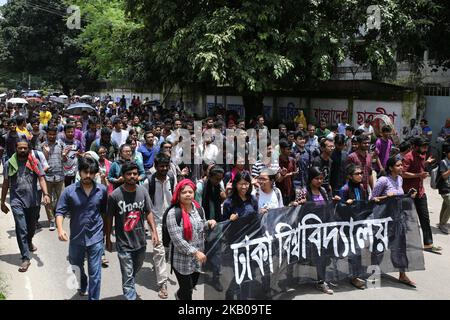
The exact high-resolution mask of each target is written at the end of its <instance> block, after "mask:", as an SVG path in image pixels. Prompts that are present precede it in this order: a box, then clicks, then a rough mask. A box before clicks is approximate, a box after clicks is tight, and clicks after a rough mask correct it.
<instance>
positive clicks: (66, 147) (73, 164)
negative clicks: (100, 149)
mask: <svg viewBox="0 0 450 320" xmlns="http://www.w3.org/2000/svg"><path fill="white" fill-rule="evenodd" d="M64 135H65V138H64V139H62V140H61V141H62V143H63V152H62V160H63V167H64V175H65V177H64V186H65V187H68V186H69V185H71V184H72V183H74V182H75V176H76V173H77V172H76V170H77V165H78V157H79V156H80V154H81V152H82V151H83V149H82V147H81V142H80V141H78V140H77V139H75V126H74V125H73V124H66V125H65V126H64Z"/></svg>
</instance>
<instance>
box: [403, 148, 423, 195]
mask: <svg viewBox="0 0 450 320" xmlns="http://www.w3.org/2000/svg"><path fill="white" fill-rule="evenodd" d="M425 157H426V155H425V154H424V155H421V154H419V153H417V152H416V151H414V150H413V151H410V152H408V153H407V154H405V156H404V157H403V172H409V173H422V172H425ZM411 188H414V189H416V190H417V191H418V194H417V195H418V196H419V198H421V197H422V196H423V195H424V194H425V188H424V187H423V179H422V178H412V179H403V191H404V192H405V193H408V191H409V189H411Z"/></svg>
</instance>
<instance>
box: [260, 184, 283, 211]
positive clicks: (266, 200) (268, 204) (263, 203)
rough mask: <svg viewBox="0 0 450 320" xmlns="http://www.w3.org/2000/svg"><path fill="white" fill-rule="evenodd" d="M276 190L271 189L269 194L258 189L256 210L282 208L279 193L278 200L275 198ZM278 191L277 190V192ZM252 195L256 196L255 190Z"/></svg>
mask: <svg viewBox="0 0 450 320" xmlns="http://www.w3.org/2000/svg"><path fill="white" fill-rule="evenodd" d="M276 190H277V189H276V188H275V189H273V190H272V192H271V193H265V192H263V191H262V190H261V189H259V198H258V208H260V209H261V208H265V209H277V208H282V207H283V206H284V205H283V199H282V197H281V193H280V195H279V198H280V199H279V200H278V197H277V193H276V192H277V191H276ZM278 191H279V190H278ZM252 194H253V195H254V196H256V189H255V190H253V192H252Z"/></svg>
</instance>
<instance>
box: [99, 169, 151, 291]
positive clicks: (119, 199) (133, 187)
mask: <svg viewBox="0 0 450 320" xmlns="http://www.w3.org/2000/svg"><path fill="white" fill-rule="evenodd" d="M121 173H122V177H123V180H124V184H123V185H121V186H120V187H118V188H117V189H116V190H114V191H113V193H112V194H111V195H110V196H109V198H108V210H107V212H108V213H107V217H106V223H107V225H106V249H107V250H108V251H109V252H111V251H112V243H111V228H112V218H113V217H114V225H115V231H116V240H117V241H116V248H117V254H118V257H119V261H120V270H121V272H122V290H123V294H124V296H125V298H126V299H127V300H136V298H137V294H136V288H135V279H136V274H137V273H138V272H139V270H140V269H141V267H142V264H143V263H144V258H145V251H146V239H145V226H144V222H145V220H147V222H148V224H149V225H150V228H151V233H152V241H153V247H154V248H155V247H158V245H159V238H158V233H157V230H156V225H155V221H154V219H153V214H152V212H151V211H150V210H151V200H150V196H149V194H148V192H147V191H146V190H145V188H144V187H143V186H139V185H137V182H138V177H139V172H138V167H137V165H136V163H134V162H126V163H124V164H123V165H122V172H121Z"/></svg>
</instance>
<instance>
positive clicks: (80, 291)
mask: <svg viewBox="0 0 450 320" xmlns="http://www.w3.org/2000/svg"><path fill="white" fill-rule="evenodd" d="M78 294H79V295H80V296H81V297H86V296H87V295H89V292H87V291H82V290H81V289H78Z"/></svg>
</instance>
